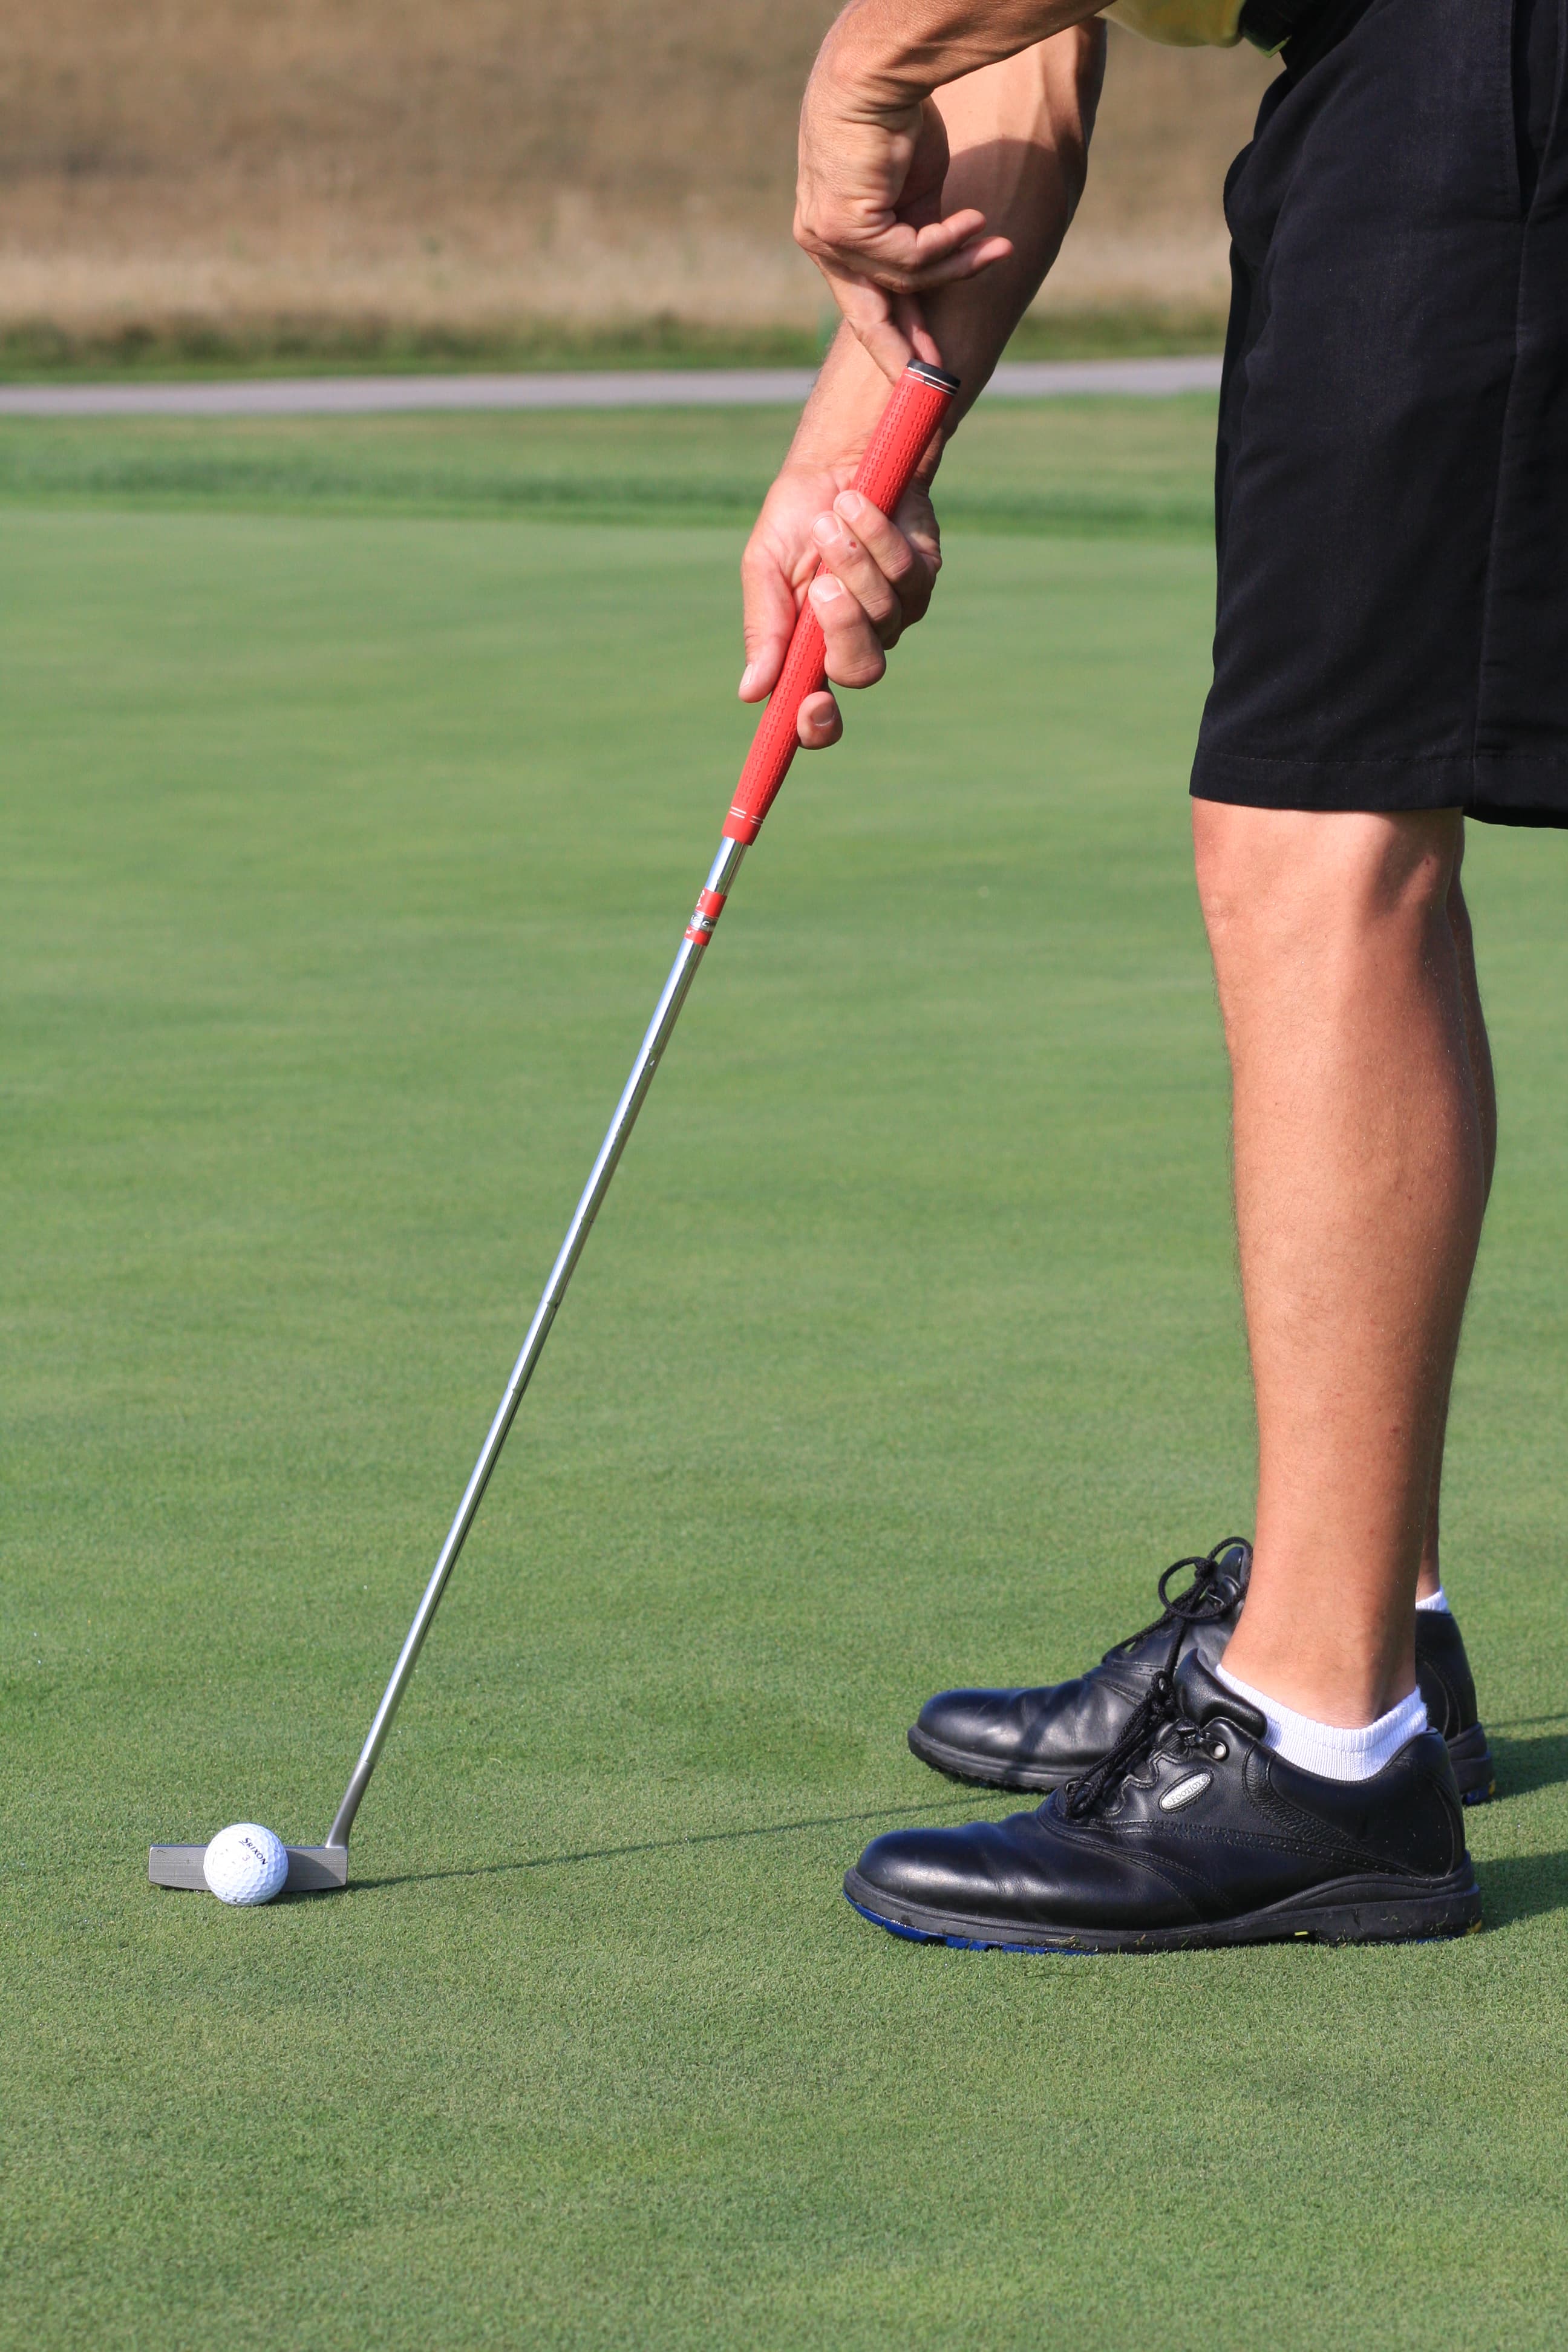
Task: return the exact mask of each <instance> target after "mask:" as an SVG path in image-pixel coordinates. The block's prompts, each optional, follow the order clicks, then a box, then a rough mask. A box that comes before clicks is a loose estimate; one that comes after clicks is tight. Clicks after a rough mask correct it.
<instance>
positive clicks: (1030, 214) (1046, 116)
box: [924, 23, 1105, 438]
mask: <svg viewBox="0 0 1568 2352" xmlns="http://www.w3.org/2000/svg"><path fill="white" fill-rule="evenodd" d="M1104 55H1105V35H1104V32H1103V30H1102V28H1101V27H1100V25H1099V24H1092V23H1091V24H1084V25H1079V26H1075V27H1073V28H1072V29H1071V30H1070V31H1068V32H1067V33H1064V34H1060V35H1058V37H1055V38H1053V39H1051V40H1047V41H1042V42H1038V43H1037V44H1036V45H1035V47H1032V48H1029V49H1026V50H1023V51H1021V52H1020V53H1019V54H1018V55H1016V56H1015V57H1011V58H1007V59H1006V60H1005V63H1003V64H1001V65H995V66H992V67H989V68H985V69H984V70H983V71H981V72H978V73H973V74H970V75H967V76H966V77H965V79H963V81H959V82H954V83H952V85H951V86H950V87H949V88H946V89H939V90H937V91H936V92H935V93H934V97H935V103H936V105H937V107H938V108H939V109H940V110H941V112H942V118H943V121H945V123H946V125H947V134H948V143H949V147H950V149H951V152H952V160H951V162H950V163H949V165H948V171H947V176H946V179H945V181H944V182H943V184H942V210H943V211H944V212H956V211H959V210H960V209H962V208H963V206H965V205H973V206H974V207H975V209H976V210H978V211H980V212H983V213H984V215H985V218H986V221H987V222H988V224H989V225H990V226H991V227H992V228H993V229H995V230H997V231H999V232H1000V233H1001V235H1002V236H1005V237H1006V238H1007V239H1008V241H1009V242H1010V244H1011V246H1012V248H1013V250H1012V253H1011V254H1010V255H1009V256H1008V257H1007V258H1006V259H1005V260H1002V261H996V262H993V263H992V265H991V267H990V268H988V269H986V270H984V271H983V272H982V273H981V275H980V276H979V277H978V278H960V279H957V280H955V281H954V282H953V283H952V284H951V285H947V286H942V287H939V288H938V289H937V290H936V291H935V292H934V293H932V294H931V295H929V296H928V297H927V298H926V300H925V304H924V310H925V317H926V322H927V324H928V326H929V327H930V329H931V334H932V336H933V338H934V339H935V341H936V344H937V348H938V350H939V351H940V352H941V353H942V365H943V366H944V367H946V368H950V369H951V370H952V373H953V374H954V375H956V376H958V377H959V378H960V379H961V381H962V383H963V391H962V392H961V394H960V395H959V398H958V400H957V401H956V402H955V403H954V404H953V407H952V411H951V413H950V415H949V418H948V425H947V431H948V436H949V437H950V438H951V436H952V432H953V430H954V429H955V428H956V426H957V425H958V422H959V419H960V418H961V417H962V415H963V413H964V411H965V410H966V409H968V408H969V407H971V406H972V405H973V403H974V401H975V400H976V399H977V398H978V397H979V394H980V393H981V392H982V391H983V390H984V386H985V384H986V383H987V382H988V381H989V379H990V375H991V372H992V370H993V368H994V366H995V364H996V362H997V361H998V360H999V359H1000V358H1001V356H1002V352H1003V351H1004V349H1005V346H1006V343H1007V341H1008V339H1009V337H1010V336H1011V334H1012V332H1013V330H1014V328H1015V327H1016V325H1017V323H1018V321H1019V320H1020V319H1021V318H1022V317H1023V315H1024V313H1025V311H1026V310H1027V309H1028V307H1029V305H1030V303H1031V302H1032V301H1033V300H1034V299H1035V296H1036V295H1037V293H1038V291H1039V289H1040V285H1041V281H1042V280H1043V279H1044V278H1045V276H1046V273H1047V270H1048V269H1049V268H1050V267H1051V264H1052V263H1053V262H1054V261H1055V259H1056V257H1057V254H1058V250H1059V248H1060V246H1061V241H1062V239H1063V237H1064V236H1066V235H1067V231H1068V225H1069V224H1070V222H1071V220H1072V216H1073V214H1074V212H1075V211H1076V210H1077V208H1078V202H1079V197H1080V196H1081V195H1082V194H1083V186H1084V177H1085V173H1086V172H1087V170H1088V164H1089V134H1090V132H1091V131H1092V130H1093V127H1094V112H1095V107H1096V105H1097V103H1098V101H1099V98H1100V81H1101V78H1102V75H1103V72H1104Z"/></svg>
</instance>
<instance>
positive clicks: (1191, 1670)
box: [1176, 1651, 1268, 1739]
mask: <svg viewBox="0 0 1568 2352" xmlns="http://www.w3.org/2000/svg"><path fill="white" fill-rule="evenodd" d="M1176 1696H1177V1698H1178V1699H1179V1700H1180V1702H1181V1707H1182V1712H1183V1714H1184V1715H1188V1716H1190V1717H1192V1719H1193V1721H1194V1723H1207V1722H1208V1721H1209V1720H1210V1719H1211V1717H1214V1716H1216V1715H1223V1716H1224V1717H1225V1719H1226V1722H1227V1723H1234V1724H1235V1725H1237V1727H1238V1728H1239V1729H1240V1730H1242V1731H1245V1732H1247V1734H1248V1736H1249V1737H1250V1738H1253V1739H1261V1738H1262V1737H1263V1735H1264V1732H1265V1731H1266V1730H1267V1729H1268V1725H1267V1723H1266V1722H1265V1720H1264V1717H1263V1714H1262V1712H1261V1710H1260V1709H1259V1708H1258V1707H1256V1706H1251V1705H1250V1704H1249V1703H1248V1702H1247V1700H1246V1699H1244V1698H1237V1695H1236V1693H1235V1692H1234V1691H1232V1690H1226V1686H1225V1685H1224V1684H1223V1683H1222V1682H1221V1681H1220V1679H1219V1677H1218V1675H1215V1674H1212V1673H1211V1672H1210V1671H1209V1669H1208V1667H1207V1666H1205V1664H1204V1662H1203V1660H1202V1659H1201V1658H1200V1657H1198V1656H1197V1654H1195V1653H1194V1652H1191V1651H1189V1653H1188V1654H1187V1655H1186V1656H1185V1657H1184V1659H1183V1660H1182V1663H1181V1664H1180V1665H1179V1666H1178V1667H1177V1668H1176Z"/></svg>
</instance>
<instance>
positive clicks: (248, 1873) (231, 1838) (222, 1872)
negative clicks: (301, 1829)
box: [202, 1822, 289, 1903]
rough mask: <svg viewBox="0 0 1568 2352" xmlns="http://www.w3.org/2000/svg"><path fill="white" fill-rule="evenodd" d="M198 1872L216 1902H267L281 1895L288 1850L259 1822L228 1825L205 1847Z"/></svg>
mask: <svg viewBox="0 0 1568 2352" xmlns="http://www.w3.org/2000/svg"><path fill="white" fill-rule="evenodd" d="M202 1871H203V1874H204V1876H205V1879H206V1882H207V1885H209V1886H210V1887H211V1888H212V1891H213V1893H214V1894H215V1895H216V1896H217V1899H218V1901H219V1902H220V1903H270V1902H271V1900H272V1898H273V1896H274V1895H281V1894H282V1892H283V1882H284V1880H285V1879H286V1878H287V1877H288V1875H289V1849H288V1847H287V1846H286V1845H285V1844H284V1843H283V1841H282V1839H281V1838H279V1837H274V1836H273V1834H272V1832H271V1831H270V1830H264V1829H263V1828H262V1826H261V1824H260V1822H230V1823H229V1826H228V1828H227V1829H226V1830H219V1832H218V1833H217V1835H216V1837H215V1838H214V1840H213V1842H212V1843H211V1845H209V1846H208V1848H207V1850H206V1853H205V1856H204V1858H203V1861H202Z"/></svg>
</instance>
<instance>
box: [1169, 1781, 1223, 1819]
mask: <svg viewBox="0 0 1568 2352" xmlns="http://www.w3.org/2000/svg"><path fill="white" fill-rule="evenodd" d="M1213 1779H1214V1774H1213V1773H1212V1772H1189V1773H1188V1775H1187V1777H1186V1779H1185V1780H1178V1781H1177V1782H1176V1785H1175V1787H1174V1788H1173V1789H1167V1790H1166V1791H1165V1793H1164V1795H1163V1797H1162V1798H1161V1800H1160V1811H1162V1812H1163V1813H1173V1812H1175V1811H1178V1810H1179V1808H1180V1807H1181V1806H1183V1805H1190V1804H1191V1803H1192V1801H1193V1799H1194V1797H1201V1796H1202V1795H1203V1792H1204V1790H1205V1789H1206V1788H1207V1787H1208V1784H1209V1782H1210V1781H1211V1780H1213Z"/></svg>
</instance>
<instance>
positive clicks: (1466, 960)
mask: <svg viewBox="0 0 1568 2352" xmlns="http://www.w3.org/2000/svg"><path fill="white" fill-rule="evenodd" d="M1462 854H1463V851H1462V847H1461V855H1462ZM1448 929H1450V930H1451V931H1452V932H1453V934H1454V949H1455V952H1456V954H1457V955H1458V960H1459V992H1460V994H1461V996H1462V997H1463V999H1464V1006H1465V1047H1466V1051H1467V1052H1468V1055H1469V1061H1470V1078H1471V1082H1472V1083H1473V1085H1474V1087H1475V1089H1476V1107H1477V1108H1478V1110H1479V1113H1480V1121H1481V1157H1482V1164H1483V1169H1484V1173H1485V1180H1486V1192H1487V1195H1488V1197H1489V1196H1490V1193H1491V1189H1492V1171H1493V1169H1494V1168H1495V1167H1496V1165H1497V1085H1496V1081H1495V1080H1494V1078H1493V1076H1492V1053H1491V1046H1490V1045H1489V1043H1488V1040H1487V1024H1486V1016H1485V1014H1484V1013H1482V1011H1481V991H1480V983H1479V981H1478V980H1477V978H1476V946H1475V938H1474V935H1473V933H1472V931H1471V929H1470V910H1469V908H1468V907H1467V906H1466V904H1465V894H1464V891H1463V889H1462V887H1460V882H1459V874H1458V867H1456V868H1455V872H1454V878H1453V880H1452V882H1450V883H1449V885H1448ZM1447 1422H1448V1408H1447V1402H1445V1403H1444V1407H1443V1429H1442V1431H1441V1432H1440V1433H1439V1434H1438V1438H1437V1460H1436V1466H1435V1467H1434V1469H1433V1472H1432V1495H1431V1500H1430V1501H1429V1503H1428V1504H1427V1507H1426V1534H1425V1536H1424V1537H1423V1539H1422V1544H1421V1573H1420V1576H1419V1578H1418V1579H1417V1581H1416V1587H1415V1590H1416V1593H1417V1596H1418V1597H1424V1596H1425V1595H1426V1594H1427V1593H1430V1592H1436V1591H1437V1589H1438V1587H1439V1586H1440V1585H1441V1583H1442V1581H1443V1570H1442V1565H1441V1561H1440V1558H1439V1552H1438V1541H1437V1536H1438V1501H1439V1496H1440V1492H1441V1488H1442V1484H1443V1447H1444V1442H1445V1439H1446V1437H1447Z"/></svg>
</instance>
